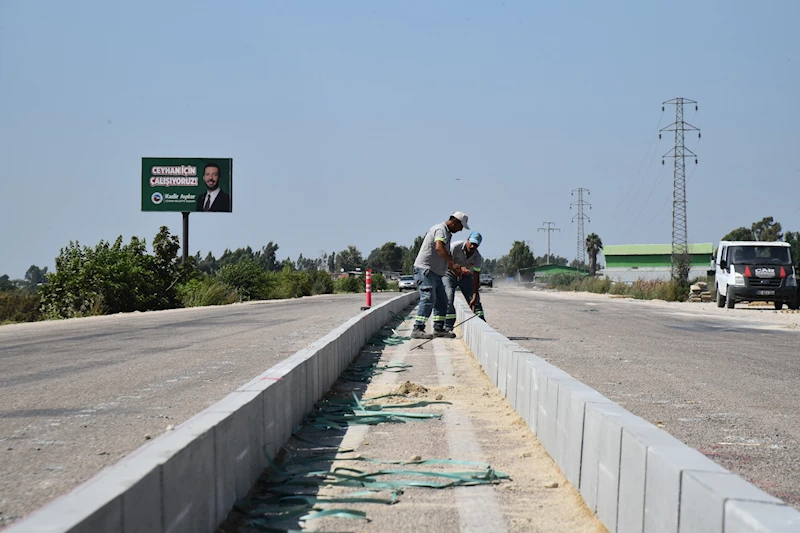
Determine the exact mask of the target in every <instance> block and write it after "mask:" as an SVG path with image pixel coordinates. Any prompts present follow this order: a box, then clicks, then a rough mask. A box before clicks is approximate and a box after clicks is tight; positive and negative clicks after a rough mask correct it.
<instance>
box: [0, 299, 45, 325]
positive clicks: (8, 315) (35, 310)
mask: <svg viewBox="0 0 800 533" xmlns="http://www.w3.org/2000/svg"><path fill="white" fill-rule="evenodd" d="M40 304H41V299H40V297H39V294H38V293H31V292H27V291H5V292H0V324H3V323H6V322H36V321H37V320H41V319H42V314H41V312H40V311H39V305H40Z"/></svg>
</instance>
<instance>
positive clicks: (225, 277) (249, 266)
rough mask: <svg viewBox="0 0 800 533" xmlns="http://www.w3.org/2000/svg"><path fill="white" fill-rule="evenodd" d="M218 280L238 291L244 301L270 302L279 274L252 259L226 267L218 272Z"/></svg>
mask: <svg viewBox="0 0 800 533" xmlns="http://www.w3.org/2000/svg"><path fill="white" fill-rule="evenodd" d="M217 279H218V280H219V281H221V282H222V283H224V284H226V285H228V286H230V287H233V288H234V289H236V292H238V293H239V296H240V297H241V298H242V300H268V299H269V298H270V297H272V293H273V290H274V289H275V287H276V286H277V285H278V274H275V273H273V272H267V271H265V270H264V269H263V268H262V267H261V266H260V265H258V264H257V263H256V262H255V261H253V260H251V259H245V260H243V261H239V262H238V263H233V264H227V265H225V266H224V267H222V268H220V269H219V270H218V271H217Z"/></svg>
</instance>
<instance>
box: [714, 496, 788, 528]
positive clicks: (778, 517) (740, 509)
mask: <svg viewBox="0 0 800 533" xmlns="http://www.w3.org/2000/svg"><path fill="white" fill-rule="evenodd" d="M798 531H800V512H797V511H796V510H795V509H793V508H791V507H789V506H788V505H772V504H768V503H760V502H749V501H738V500H732V501H728V502H727V503H726V504H725V530H724V533H797V532H798Z"/></svg>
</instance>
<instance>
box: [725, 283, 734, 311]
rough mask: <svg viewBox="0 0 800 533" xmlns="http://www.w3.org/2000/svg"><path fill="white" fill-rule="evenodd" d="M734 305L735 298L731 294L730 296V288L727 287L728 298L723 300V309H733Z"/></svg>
mask: <svg viewBox="0 0 800 533" xmlns="http://www.w3.org/2000/svg"><path fill="white" fill-rule="evenodd" d="M734 305H736V298H734V297H733V294H731V288H730V287H728V297H727V298H725V307H727V308H728V309H733V306H734Z"/></svg>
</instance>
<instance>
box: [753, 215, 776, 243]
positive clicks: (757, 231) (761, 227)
mask: <svg viewBox="0 0 800 533" xmlns="http://www.w3.org/2000/svg"><path fill="white" fill-rule="evenodd" d="M752 229H753V237H754V238H755V240H757V241H762V242H777V241H779V240H781V239H782V238H783V235H782V234H781V223H780V222H773V220H772V217H764V218H762V219H761V220H759V221H758V222H753V227H752Z"/></svg>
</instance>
